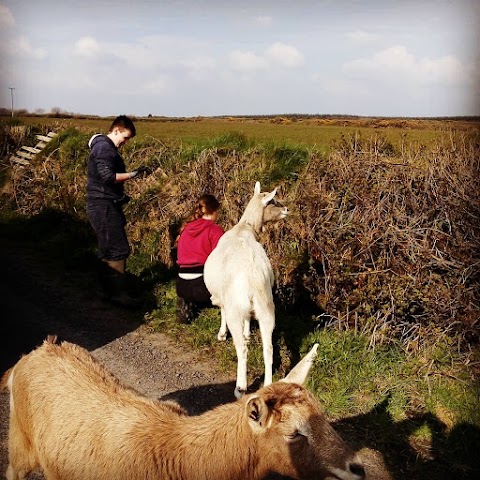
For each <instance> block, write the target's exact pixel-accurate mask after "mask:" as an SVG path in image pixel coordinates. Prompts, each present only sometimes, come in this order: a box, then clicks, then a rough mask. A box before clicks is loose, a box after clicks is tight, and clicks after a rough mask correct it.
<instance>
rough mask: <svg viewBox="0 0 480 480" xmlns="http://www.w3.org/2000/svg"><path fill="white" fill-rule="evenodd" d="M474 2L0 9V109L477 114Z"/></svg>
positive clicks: (86, 3)
mask: <svg viewBox="0 0 480 480" xmlns="http://www.w3.org/2000/svg"><path fill="white" fill-rule="evenodd" d="M479 25H480V1H478V0H454V1H448V0H415V1H412V0H403V1H399V0H364V1H360V0H337V1H334V0H316V1H313V0H295V1H294V0H286V1H284V0H257V1H241V0H237V1H227V0H224V1H219V0H203V1H202V0H183V1H181V0H156V1H154V0H149V1H146V0H137V1H136V2H132V1H131V0H129V1H124V0H96V1H91V0H83V1H80V2H78V1H75V2H73V1H70V0H0V61H1V63H0V65H1V70H0V106H2V107H6V108H10V106H11V92H10V90H9V87H14V88H15V90H14V91H13V94H14V107H15V108H26V109H28V110H30V111H36V110H37V109H43V110H45V111H47V112H48V111H50V110H51V109H52V108H60V109H62V110H65V111H68V112H75V113H85V114H93V115H117V114H127V115H139V116H140V115H148V114H152V115H166V116H174V117H181V116H186V117H190V116H196V115H204V116H214V115H266V114H282V113H308V114H316V113H318V114H350V115H364V116H369V115H375V116H412V117H418V116H452V115H454V116H457V115H480V91H479V90H480V88H479V87H480V27H479Z"/></svg>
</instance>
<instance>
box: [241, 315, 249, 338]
mask: <svg viewBox="0 0 480 480" xmlns="http://www.w3.org/2000/svg"><path fill="white" fill-rule="evenodd" d="M243 338H244V339H245V342H247V344H248V343H250V317H248V319H246V320H245V322H244V324H243Z"/></svg>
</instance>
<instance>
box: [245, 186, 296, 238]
mask: <svg viewBox="0 0 480 480" xmlns="http://www.w3.org/2000/svg"><path fill="white" fill-rule="evenodd" d="M276 194H277V189H276V188H275V189H274V190H273V191H271V192H269V193H267V192H261V191H260V182H256V184H255V189H254V192H253V197H252V198H251V199H250V201H249V202H248V205H247V207H246V208H245V212H244V213H243V215H242V218H241V219H240V222H244V223H248V224H249V225H251V226H252V227H253V228H254V229H255V231H256V232H257V233H259V232H260V231H261V230H262V229H263V226H264V225H265V224H266V223H271V222H278V221H279V220H282V219H283V218H285V217H286V216H287V215H288V208H287V207H285V206H284V205H282V204H281V203H280V202H278V201H277V200H276V199H275V198H274V197H275V195H276Z"/></svg>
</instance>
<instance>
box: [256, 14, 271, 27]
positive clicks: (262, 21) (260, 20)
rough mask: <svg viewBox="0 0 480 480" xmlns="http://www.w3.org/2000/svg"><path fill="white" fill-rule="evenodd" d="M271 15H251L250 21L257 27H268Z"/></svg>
mask: <svg viewBox="0 0 480 480" xmlns="http://www.w3.org/2000/svg"><path fill="white" fill-rule="evenodd" d="M272 20H273V19H272V17H270V16H268V15H258V16H256V17H253V19H252V22H253V24H254V25H258V26H259V27H269V26H270V25H271V24H272Z"/></svg>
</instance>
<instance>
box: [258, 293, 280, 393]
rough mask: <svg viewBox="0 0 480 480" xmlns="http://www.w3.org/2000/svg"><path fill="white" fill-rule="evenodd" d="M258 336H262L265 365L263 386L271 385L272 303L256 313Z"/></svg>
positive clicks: (273, 318)
mask: <svg viewBox="0 0 480 480" xmlns="http://www.w3.org/2000/svg"><path fill="white" fill-rule="evenodd" d="M256 316H257V319H258V325H259V327H260V334H261V336H262V346H263V362H264V364H265V378H264V382H263V384H264V386H267V385H270V384H271V383H272V365H273V346H272V334H273V329H274V328H275V307H274V306H273V301H272V302H269V305H268V307H266V308H264V309H258V310H257V311H256Z"/></svg>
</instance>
